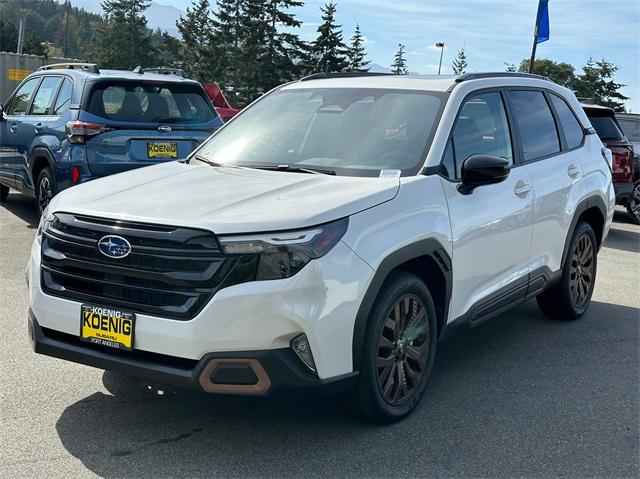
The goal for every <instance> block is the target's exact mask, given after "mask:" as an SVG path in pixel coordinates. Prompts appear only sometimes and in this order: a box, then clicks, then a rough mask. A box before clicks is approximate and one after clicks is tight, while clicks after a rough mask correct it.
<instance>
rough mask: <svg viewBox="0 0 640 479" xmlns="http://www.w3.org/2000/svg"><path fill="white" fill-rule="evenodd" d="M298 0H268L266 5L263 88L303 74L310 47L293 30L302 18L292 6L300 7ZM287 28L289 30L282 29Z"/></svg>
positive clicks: (265, 88) (300, 3)
mask: <svg viewBox="0 0 640 479" xmlns="http://www.w3.org/2000/svg"><path fill="white" fill-rule="evenodd" d="M303 5H304V3H303V2H301V1H299V0H268V2H267V9H266V32H265V41H266V47H267V51H266V57H265V62H264V65H263V72H262V78H263V81H262V89H263V90H265V91H268V90H270V89H272V88H273V87H275V86H277V85H279V84H281V83H284V82H286V81H289V80H293V79H294V78H296V77H298V76H299V75H300V69H301V68H300V67H301V64H302V62H303V61H304V60H305V58H306V56H307V54H308V51H307V46H306V44H305V43H304V42H303V41H302V40H300V37H299V36H298V35H297V34H295V33H293V32H292V31H291V30H292V29H293V28H299V27H300V25H301V24H302V22H301V21H300V20H298V19H297V18H296V17H295V15H294V14H293V13H291V12H290V11H289V10H290V9H291V8H295V7H301V6H303ZM279 28H281V29H282V28H285V29H287V30H286V31H280V30H279Z"/></svg>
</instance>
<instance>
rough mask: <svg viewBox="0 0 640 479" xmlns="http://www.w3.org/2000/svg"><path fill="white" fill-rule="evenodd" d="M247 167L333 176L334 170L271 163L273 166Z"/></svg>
mask: <svg viewBox="0 0 640 479" xmlns="http://www.w3.org/2000/svg"><path fill="white" fill-rule="evenodd" d="M248 168H255V169H256V170H271V171H288V172H291V173H309V174H311V175H332V176H335V174H336V172H335V171H334V170H325V169H319V168H302V167H300V166H295V165H273V166H248Z"/></svg>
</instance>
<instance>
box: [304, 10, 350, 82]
mask: <svg viewBox="0 0 640 479" xmlns="http://www.w3.org/2000/svg"><path fill="white" fill-rule="evenodd" d="M321 11H322V21H323V23H322V25H320V26H319V27H318V38H316V40H315V41H314V42H313V44H312V46H311V62H312V64H313V71H314V72H341V71H344V70H346V69H347V67H348V62H347V58H346V51H347V47H346V46H345V44H344V43H343V41H342V25H336V23H335V15H336V4H335V3H333V2H329V3H327V4H326V5H325V6H324V7H321Z"/></svg>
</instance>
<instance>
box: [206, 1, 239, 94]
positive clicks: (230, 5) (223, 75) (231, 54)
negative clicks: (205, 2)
mask: <svg viewBox="0 0 640 479" xmlns="http://www.w3.org/2000/svg"><path fill="white" fill-rule="evenodd" d="M244 4H245V0H217V10H216V12H215V18H214V21H213V23H214V32H213V41H214V42H215V44H216V51H217V55H218V59H219V62H218V64H219V66H220V67H219V68H218V72H217V77H216V81H218V82H219V83H221V84H223V85H224V86H226V87H227V88H230V89H233V90H235V91H236V92H237V91H238V90H239V89H240V88H241V85H240V66H241V65H240V60H241V51H240V46H241V37H242V35H243V32H242V16H243V12H244Z"/></svg>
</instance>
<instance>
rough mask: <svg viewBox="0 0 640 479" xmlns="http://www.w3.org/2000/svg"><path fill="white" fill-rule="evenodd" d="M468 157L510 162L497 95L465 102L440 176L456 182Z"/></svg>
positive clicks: (506, 130)
mask: <svg viewBox="0 0 640 479" xmlns="http://www.w3.org/2000/svg"><path fill="white" fill-rule="evenodd" d="M471 155H491V156H499V157H502V158H506V159H508V160H511V161H513V150H512V148H511V135H510V133H509V123H508V121H507V114H506V111H505V108H504V103H503V101H502V96H501V94H500V93H499V92H490V93H482V94H479V95H476V96H473V97H471V98H469V99H467V100H466V101H465V103H464V104H463V105H462V108H461V110H460V115H459V116H458V119H457V120H456V125H455V128H454V130H453V132H452V133H451V138H450V139H449V142H448V143H447V148H446V150H445V153H444V156H443V159H442V170H443V174H445V175H447V176H448V177H449V178H452V179H454V178H455V179H458V178H460V176H461V171H462V163H463V162H464V160H466V159H467V158H469V157H470V156H471Z"/></svg>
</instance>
